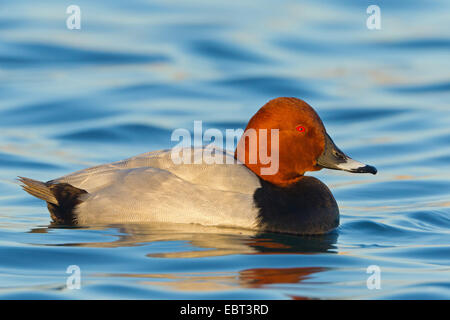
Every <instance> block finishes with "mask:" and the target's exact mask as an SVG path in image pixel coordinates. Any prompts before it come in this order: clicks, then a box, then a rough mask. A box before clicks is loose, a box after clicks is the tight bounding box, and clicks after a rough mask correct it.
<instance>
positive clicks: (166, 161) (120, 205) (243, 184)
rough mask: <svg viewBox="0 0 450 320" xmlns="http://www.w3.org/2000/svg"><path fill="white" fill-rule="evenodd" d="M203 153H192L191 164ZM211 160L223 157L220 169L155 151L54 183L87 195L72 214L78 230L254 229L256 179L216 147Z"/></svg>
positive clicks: (81, 172)
mask: <svg viewBox="0 0 450 320" xmlns="http://www.w3.org/2000/svg"><path fill="white" fill-rule="evenodd" d="M205 149H206V148H205V147H204V148H197V149H192V150H193V152H192V154H191V160H192V159H193V158H194V153H197V155H198V153H199V152H200V153H203V152H204V151H205ZM184 150H187V149H184ZM209 152H211V150H209ZM214 152H215V153H214ZM213 155H216V156H218V155H219V156H221V157H223V164H205V163H204V162H203V163H202V164H178V165H177V164H175V163H174V162H173V161H172V158H171V150H162V151H154V152H149V153H144V154H142V155H139V156H136V157H133V158H130V159H126V160H122V161H118V162H113V163H110V164H104V165H100V166H96V167H92V168H89V169H85V170H81V171H78V172H75V173H72V174H69V175H67V176H64V177H61V178H58V179H55V180H53V182H65V183H69V184H71V185H72V186H74V187H76V188H80V189H83V190H86V191H87V192H88V194H87V195H85V196H82V198H81V200H82V201H83V202H82V203H81V204H79V205H78V206H77V207H76V209H75V213H76V215H77V220H78V223H79V224H81V225H86V224H97V223H98V224H105V223H121V222H175V223H197V224H202V225H210V226H211V225H214V226H229V227H240V228H248V229H255V228H257V214H258V210H257V208H255V207H254V203H253V193H254V192H255V190H256V189H257V188H259V187H260V182H259V179H258V177H257V176H256V175H255V174H254V173H253V172H251V171H250V170H249V169H248V168H247V167H245V166H244V165H242V164H240V163H236V160H235V159H234V157H233V155H232V154H230V153H228V152H225V151H223V150H220V149H216V148H214V151H213ZM192 162H193V161H192ZM226 163H233V164H226Z"/></svg>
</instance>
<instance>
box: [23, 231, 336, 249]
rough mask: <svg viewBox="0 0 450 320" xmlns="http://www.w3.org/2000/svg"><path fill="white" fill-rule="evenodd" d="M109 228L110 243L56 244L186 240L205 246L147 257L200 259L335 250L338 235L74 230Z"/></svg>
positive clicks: (118, 244) (112, 244) (111, 245)
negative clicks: (114, 238)
mask: <svg viewBox="0 0 450 320" xmlns="http://www.w3.org/2000/svg"><path fill="white" fill-rule="evenodd" d="M60 228H68V227H60V226H56V225H49V226H48V227H45V228H35V229H32V230H31V231H30V232H32V233H46V232H48V231H49V230H51V229H60ZM70 228H72V227H70ZM108 228H114V229H117V231H118V233H117V234H114V237H118V239H116V240H114V241H111V242H89V243H63V244H57V245H58V246H79V247H97V248H114V247H130V246H139V245H143V244H148V243H151V242H161V241H187V242H189V243H190V244H191V246H192V247H195V248H203V249H204V250H200V251H197V250H196V251H185V252H167V253H158V254H148V255H147V256H148V257H158V258H201V257H212V256H222V255H228V254H311V253H321V252H333V249H335V246H334V244H335V243H336V242H337V238H338V233H337V232H332V233H329V234H326V235H316V236H294V235H287V234H277V233H260V232H255V231H252V230H246V229H235V228H219V227H209V226H208V227H207V226H201V225H194V224H181V223H180V224H177V223H151V224H127V225H117V224H115V225H108V226H95V227H90V228H76V227H75V228H73V229H95V230H100V229H102V230H105V229H108ZM52 245H53V244H52Z"/></svg>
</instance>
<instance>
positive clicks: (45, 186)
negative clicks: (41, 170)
mask: <svg viewBox="0 0 450 320" xmlns="http://www.w3.org/2000/svg"><path fill="white" fill-rule="evenodd" d="M19 181H20V182H21V183H22V188H23V190H25V191H26V192H28V193H29V194H31V195H32V196H35V197H36V198H39V199H41V200H44V201H46V202H47V208H48V210H49V211H50V216H51V217H52V219H53V221H54V222H56V223H61V224H76V223H77V221H76V216H75V213H74V209H75V206H76V205H78V204H80V203H81V202H82V200H81V199H80V198H81V196H82V195H84V194H87V192H86V190H83V189H78V188H75V187H74V186H72V185H70V184H68V183H50V182H41V181H37V180H33V179H28V178H24V177H19Z"/></svg>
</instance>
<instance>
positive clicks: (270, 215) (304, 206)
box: [253, 176, 339, 234]
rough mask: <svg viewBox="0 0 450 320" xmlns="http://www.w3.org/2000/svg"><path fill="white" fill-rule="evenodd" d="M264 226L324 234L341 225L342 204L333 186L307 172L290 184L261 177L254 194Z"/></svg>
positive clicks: (272, 229)
mask: <svg viewBox="0 0 450 320" xmlns="http://www.w3.org/2000/svg"><path fill="white" fill-rule="evenodd" d="M253 198H254V202H255V206H256V207H257V208H258V209H259V226H260V228H261V229H262V230H265V231H271V232H283V233H293V234H323V233H326V232H329V231H331V230H333V229H334V228H336V227H337V226H338V225H339V208H338V206H337V203H336V200H335V199H334V197H333V194H332V193H331V191H330V189H328V187H327V186H326V185H325V184H324V183H322V182H321V181H320V180H319V179H316V178H314V177H309V176H304V177H302V178H301V179H300V180H299V181H298V182H296V183H293V184H292V185H290V186H288V187H278V186H275V185H273V184H271V183H269V182H267V181H264V180H261V187H260V188H258V189H257V190H256V191H255V193H254V195H253Z"/></svg>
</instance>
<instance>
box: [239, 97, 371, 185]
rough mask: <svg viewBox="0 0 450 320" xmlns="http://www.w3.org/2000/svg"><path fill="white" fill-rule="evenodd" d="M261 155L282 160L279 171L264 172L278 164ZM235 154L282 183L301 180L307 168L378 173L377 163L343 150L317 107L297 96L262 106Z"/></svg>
mask: <svg viewBox="0 0 450 320" xmlns="http://www.w3.org/2000/svg"><path fill="white" fill-rule="evenodd" d="M261 129H266V130H263V131H266V132H267V139H264V137H265V135H261ZM274 129H275V130H278V142H277V141H272V140H273V139H276V137H275V136H276V135H275V136H274V135H271V131H272V130H274ZM251 131H254V132H256V137H257V143H256V144H255V146H257V147H251V146H252V144H251V142H250V139H251V137H252V135H250V134H248V133H250V132H251ZM274 132H276V131H274ZM253 137H254V136H253ZM264 140H267V141H264ZM261 142H263V143H261ZM255 153H257V154H255ZM261 155H268V157H269V158H271V161H278V164H277V166H276V167H277V168H276V169H277V170H276V172H271V173H270V174H262V171H261V169H263V168H267V167H268V166H270V165H272V166H273V165H274V164H273V163H272V164H268V163H267V159H264V157H263V156H261ZM276 155H278V159H276V158H277V157H276ZM235 156H236V158H237V159H238V160H239V161H241V162H242V163H244V164H245V165H246V166H247V167H248V168H249V169H250V170H252V171H253V172H254V173H255V174H257V175H258V176H260V177H261V178H262V179H264V180H266V181H268V182H271V183H273V184H275V185H279V186H287V185H289V184H291V183H294V182H296V181H298V180H299V179H300V178H301V177H302V176H303V174H304V173H305V172H306V171H317V170H320V169H322V168H329V169H336V170H345V171H349V172H360V173H364V172H369V173H373V174H375V173H376V169H375V168H374V167H372V166H368V165H364V164H362V163H359V162H357V161H355V160H353V159H351V158H350V157H348V156H346V155H345V154H344V153H343V152H342V151H341V150H339V149H338V148H337V147H336V145H335V144H334V142H333V140H331V138H330V137H329V136H328V134H327V132H326V130H325V127H324V125H323V123H322V120H320V118H319V116H318V115H317V113H316V112H315V111H314V109H313V108H312V107H311V106H310V105H308V104H307V103H306V102H304V101H303V100H300V99H297V98H284V97H282V98H276V99H273V100H271V101H269V102H268V103H266V104H265V105H264V106H263V107H262V108H261V109H259V110H258V112H257V113H256V114H255V115H254V116H253V117H252V118H251V119H250V121H249V122H248V124H247V127H246V129H245V132H244V135H243V136H242V137H241V139H240V141H239V143H238V146H237V148H236V152H235ZM252 159H253V160H252ZM255 160H256V161H255Z"/></svg>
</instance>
